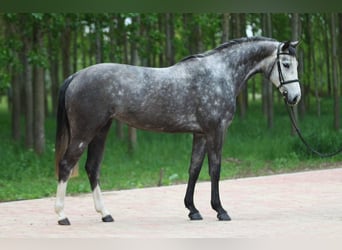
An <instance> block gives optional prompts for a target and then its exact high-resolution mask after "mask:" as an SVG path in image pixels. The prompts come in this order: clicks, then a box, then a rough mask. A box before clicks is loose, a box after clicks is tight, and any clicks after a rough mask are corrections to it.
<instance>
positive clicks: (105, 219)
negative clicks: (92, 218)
mask: <svg viewBox="0 0 342 250" xmlns="http://www.w3.org/2000/svg"><path fill="white" fill-rule="evenodd" d="M102 221H103V222H113V221H114V219H113V217H112V216H111V215H110V214H108V215H106V216H105V217H103V218H102Z"/></svg>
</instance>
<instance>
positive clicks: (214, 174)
mask: <svg viewBox="0 0 342 250" xmlns="http://www.w3.org/2000/svg"><path fill="white" fill-rule="evenodd" d="M223 137H224V130H222V131H221V130H219V131H216V132H215V133H214V134H211V135H208V137H207V152H208V160H209V174H210V180H211V206H212V208H213V209H214V210H215V211H216V212H217V218H218V219H219V220H221V221H229V220H231V218H230V217H229V215H228V213H227V211H226V210H225V209H224V208H223V207H222V204H221V200H220V192H219V180H220V171H221V155H222V144H223Z"/></svg>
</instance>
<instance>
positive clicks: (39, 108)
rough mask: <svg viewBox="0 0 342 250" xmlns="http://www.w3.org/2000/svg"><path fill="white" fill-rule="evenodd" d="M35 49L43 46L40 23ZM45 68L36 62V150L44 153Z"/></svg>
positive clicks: (35, 26) (36, 34)
mask: <svg viewBox="0 0 342 250" xmlns="http://www.w3.org/2000/svg"><path fill="white" fill-rule="evenodd" d="M34 44H35V46H36V48H35V51H36V53H38V51H40V50H41V48H43V32H42V30H41V27H39V24H38V23H35V25H34ZM44 87H45V86H44V68H43V67H42V66H41V65H38V64H36V65H35V66H34V150H35V152H36V153H37V154H39V155H40V154H42V153H43V152H44V149H45V129H44V121H45V105H44V97H45V89H44Z"/></svg>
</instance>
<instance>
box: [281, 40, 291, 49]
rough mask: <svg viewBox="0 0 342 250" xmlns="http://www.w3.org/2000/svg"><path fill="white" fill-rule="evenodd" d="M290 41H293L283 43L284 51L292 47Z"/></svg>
mask: <svg viewBox="0 0 342 250" xmlns="http://www.w3.org/2000/svg"><path fill="white" fill-rule="evenodd" d="M290 43H291V42H290V41H286V42H284V43H283V45H282V46H281V50H282V51H285V50H287V49H288V48H289V47H290Z"/></svg>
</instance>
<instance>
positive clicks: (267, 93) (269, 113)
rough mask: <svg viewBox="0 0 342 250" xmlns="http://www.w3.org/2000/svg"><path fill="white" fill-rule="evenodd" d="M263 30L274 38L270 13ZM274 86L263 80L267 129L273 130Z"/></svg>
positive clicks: (265, 15)
mask: <svg viewBox="0 0 342 250" xmlns="http://www.w3.org/2000/svg"><path fill="white" fill-rule="evenodd" d="M262 26H263V28H262V30H263V32H264V33H265V35H266V36H268V37H272V16H271V14H270V13H267V14H263V15H262ZM272 85H273V84H272V83H271V82H270V81H269V80H268V79H266V78H264V79H263V88H262V89H263V93H262V100H263V111H264V114H266V117H267V127H268V128H269V129H272V128H273V126H274V108H273V102H274V101H273V86H272Z"/></svg>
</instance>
